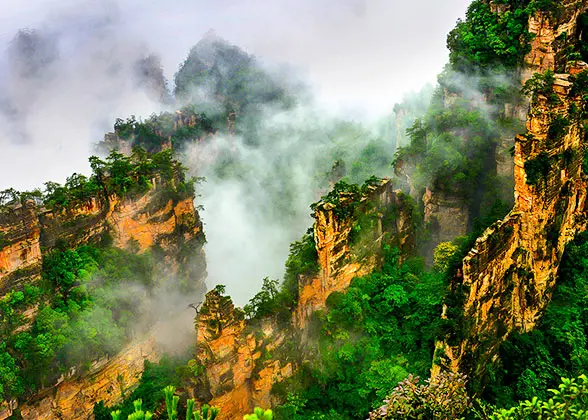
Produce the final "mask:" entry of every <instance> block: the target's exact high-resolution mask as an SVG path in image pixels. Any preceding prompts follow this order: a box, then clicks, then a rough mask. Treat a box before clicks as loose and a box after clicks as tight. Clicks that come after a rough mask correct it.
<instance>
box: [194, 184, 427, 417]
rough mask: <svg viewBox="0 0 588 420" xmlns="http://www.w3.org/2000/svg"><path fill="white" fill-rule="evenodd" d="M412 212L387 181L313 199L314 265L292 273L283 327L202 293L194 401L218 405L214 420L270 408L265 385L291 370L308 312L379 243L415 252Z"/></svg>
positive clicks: (374, 256)
mask: <svg viewBox="0 0 588 420" xmlns="http://www.w3.org/2000/svg"><path fill="white" fill-rule="evenodd" d="M342 209H345V211H342ZM413 211H414V208H413V203H412V199H411V198H410V197H409V196H407V195H405V194H404V193H402V192H401V191H399V190H395V189H394V188H393V185H392V183H391V182H390V180H383V181H381V182H377V183H375V184H372V185H371V186H369V187H367V188H366V189H365V190H364V191H363V192H362V193H361V194H359V195H356V194H352V193H345V192H343V193H341V195H340V196H339V198H338V202H337V203H333V202H328V201H321V202H319V203H317V205H316V207H315V210H314V218H315V224H314V238H315V243H316V250H317V255H318V263H319V266H320V270H319V273H318V274H317V275H316V276H308V277H304V276H302V277H301V278H299V284H298V287H299V298H298V302H297V304H296V307H295V308H294V310H293V313H292V323H291V324H290V325H288V322H287V321H284V320H281V322H279V321H278V320H277V319H276V317H274V316H270V317H267V318H263V319H261V320H256V319H254V320H246V319H245V317H244V313H243V312H242V311H241V310H240V309H238V308H237V309H236V308H234V306H233V303H232V301H231V299H230V298H229V297H227V296H223V295H222V291H223V290H222V289H218V288H217V289H215V290H212V291H211V292H209V293H208V294H207V295H206V301H205V302H204V304H203V306H202V310H201V311H200V313H199V316H198V318H197V330H198V341H197V352H196V357H195V362H196V363H197V364H198V366H199V369H200V370H201V372H202V373H201V374H200V375H199V376H197V378H196V379H195V381H194V384H193V387H192V388H193V389H192V392H193V394H194V395H195V396H196V397H197V399H198V400H199V401H200V402H202V403H210V404H212V405H216V406H218V407H221V408H222V410H221V417H220V418H221V419H236V418H241V417H242V416H243V415H244V414H246V413H247V412H251V411H252V410H253V408H254V407H255V406H261V407H272V406H274V405H275V403H276V401H275V400H274V398H273V397H272V394H271V390H272V387H273V386H274V385H275V384H276V383H279V382H281V381H283V380H284V379H285V378H288V377H290V376H292V375H293V374H294V373H295V371H296V369H297V366H298V363H299V361H300V359H301V357H302V355H303V354H304V353H305V350H304V342H305V339H306V333H307V330H308V328H307V327H308V324H309V322H310V316H311V315H312V313H314V312H315V311H317V310H319V309H322V308H325V306H326V301H327V298H328V296H329V295H330V294H331V293H333V292H336V291H339V292H343V291H345V290H346V289H347V287H348V286H349V284H350V282H351V280H352V279H353V278H354V277H357V276H362V275H365V274H368V273H370V272H371V271H373V270H374V269H375V268H376V267H377V266H378V265H379V264H380V262H381V261H380V254H381V252H380V251H381V247H382V245H383V244H390V245H393V246H396V247H398V248H399V249H400V250H401V254H402V255H404V256H406V255H411V254H412V253H413V252H414V251H415V247H416V244H415V232H414V221H413ZM358 227H361V229H360V230H359V231H358Z"/></svg>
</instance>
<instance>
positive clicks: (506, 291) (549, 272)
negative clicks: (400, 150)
mask: <svg viewBox="0 0 588 420" xmlns="http://www.w3.org/2000/svg"><path fill="white" fill-rule="evenodd" d="M587 9H588V2H586V1H584V2H564V4H563V5H562V8H561V9H560V10H559V13H558V15H557V16H558V17H557V18H556V17H555V15H553V14H549V13H547V12H538V13H536V14H535V15H533V16H531V17H530V19H529V30H530V32H531V33H533V34H535V35H536V36H535V39H534V41H533V42H532V43H531V47H532V49H531V51H530V52H529V53H528V55H527V56H526V66H527V67H526V68H527V70H528V71H527V72H526V73H525V75H526V76H525V77H526V78H529V77H530V75H531V73H532V72H534V71H536V72H540V73H539V74H538V75H536V76H534V77H533V79H531V80H530V82H528V84H527V85H526V86H527V89H528V90H529V91H530V93H531V105H530V111H529V114H528V118H527V132H526V134H524V135H520V136H517V138H516V140H515V149H514V163H515V168H514V174H515V205H514V208H513V210H512V211H511V212H510V213H509V214H508V216H507V217H506V218H504V219H503V220H502V221H500V222H498V223H496V224H495V225H494V226H492V227H491V228H489V229H488V230H487V231H486V232H485V233H484V235H483V236H482V237H481V238H479V239H478V240H477V241H476V245H475V246H474V248H473V249H472V250H471V251H470V253H469V254H468V256H467V257H466V258H465V259H464V261H463V268H462V269H461V270H459V271H458V274H457V275H456V276H455V277H454V279H453V281H452V284H451V290H452V293H453V295H454V299H453V300H452V301H450V302H448V303H447V306H446V308H445V310H444V316H445V317H446V318H447V319H448V320H450V321H451V322H452V323H453V325H454V331H453V332H452V333H449V334H448V335H446V336H445V338H444V340H443V341H441V342H439V343H438V345H437V352H436V354H437V356H438V357H439V359H440V360H441V362H440V363H439V364H438V365H436V366H435V367H434V369H433V374H436V373H438V372H439V371H440V369H441V368H449V369H451V370H453V371H461V372H463V373H467V374H468V375H469V376H470V378H472V379H473V381H474V382H475V388H476V389H477V390H479V386H480V381H483V378H484V373H485V371H486V368H487V366H488V364H489V363H492V362H493V361H494V360H495V358H496V355H497V351H498V348H499V347H500V344H501V343H502V342H503V341H504V340H505V339H506V338H507V337H508V336H509V334H510V333H512V332H513V331H529V330H531V329H533V328H534V326H535V325H536V323H537V321H538V319H539V318H540V316H541V314H542V312H543V310H544V309H545V307H546V305H547V304H548V302H549V301H550V297H551V294H552V291H553V287H554V285H555V281H556V274H557V271H558V267H559V263H560V261H561V257H562V255H563V251H564V248H565V245H566V244H567V243H568V242H569V241H570V240H572V239H573V238H574V236H575V235H576V234H577V233H579V232H582V231H583V230H584V229H586V206H585V202H586V175H585V173H584V169H585V168H583V159H584V155H585V145H584V143H585V139H586V137H585V136H586V133H585V125H584V124H585V119H586V117H587V114H586V103H585V95H586V75H587V74H588V71H587V70H588V66H587V65H586V64H585V63H583V62H581V61H574V62H571V61H570V62H567V58H566V57H565V55H562V54H560V53H561V51H562V49H564V47H566V45H574V44H576V45H577V44H578V43H581V41H580V40H578V39H577V38H574V36H573V35H571V34H576V33H577V31H576V24H577V22H578V16H579V15H580V14H581V13H584V12H585V11H586V10H587ZM564 33H567V34H568V37H567V41H566V43H563V44H562V39H565V35H564V36H562V34H564ZM554 70H555V71H557V72H558V73H556V74H555V75H553V73H551V74H550V73H548V72H547V73H546V71H551V72H553V71H554ZM564 70H565V72H564Z"/></svg>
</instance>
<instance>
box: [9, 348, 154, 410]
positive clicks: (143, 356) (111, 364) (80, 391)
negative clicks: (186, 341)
mask: <svg viewBox="0 0 588 420" xmlns="http://www.w3.org/2000/svg"><path fill="white" fill-rule="evenodd" d="M161 354H162V353H161V349H160V348H159V346H158V345H157V343H156V341H155V339H154V338H152V337H149V338H147V339H144V340H140V341H136V342H133V343H131V344H129V345H128V346H127V347H125V348H124V349H123V350H122V351H120V352H119V353H118V354H116V355H115V356H113V357H111V358H104V359H101V360H97V361H95V362H94V363H93V364H92V366H91V367H90V369H89V371H88V372H86V373H85V374H83V375H81V376H79V375H76V374H75V369H74V370H73V371H72V373H71V374H70V375H67V376H64V377H62V379H61V380H60V382H59V383H58V384H57V385H55V386H54V387H52V388H50V389H47V390H45V391H43V392H41V393H39V394H37V395H35V396H34V398H32V399H31V400H32V401H33V402H32V403H27V404H24V405H22V406H20V407H19V409H20V413H21V415H22V416H23V418H24V419H35V420H54V419H72V420H74V419H78V420H85V419H88V418H91V417H92V412H93V409H94V404H96V403H97V402H100V401H104V402H105V403H106V404H114V403H117V402H120V401H122V400H123V399H124V397H125V395H126V394H127V393H128V392H129V390H130V389H132V388H133V386H134V385H135V384H137V383H138V382H139V380H140V379H141V374H142V373H143V364H144V361H145V360H149V361H150V362H155V361H158V360H159V359H160V357H161ZM0 418H3V417H2V416H1V415H0Z"/></svg>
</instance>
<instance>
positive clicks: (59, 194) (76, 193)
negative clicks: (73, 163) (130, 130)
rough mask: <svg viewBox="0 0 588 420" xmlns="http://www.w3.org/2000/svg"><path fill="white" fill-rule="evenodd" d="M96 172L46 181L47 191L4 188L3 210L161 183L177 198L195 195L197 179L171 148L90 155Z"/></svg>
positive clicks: (55, 205)
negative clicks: (188, 173)
mask: <svg viewBox="0 0 588 420" xmlns="http://www.w3.org/2000/svg"><path fill="white" fill-rule="evenodd" d="M89 160H90V166H91V168H92V174H91V175H90V176H89V177H86V176H85V175H82V174H73V175H71V176H70V177H68V178H67V181H66V182H65V185H60V184H58V183H56V182H46V183H45V190H44V191H43V192H42V191H40V190H34V191H25V192H18V191H15V190H13V189H8V190H5V191H0V210H1V209H2V208H3V207H5V206H7V205H12V204H16V203H24V202H25V201H26V200H29V199H34V200H36V201H37V202H39V203H40V204H42V205H43V206H45V207H46V208H48V209H55V210H63V209H71V208H73V207H76V206H78V205H81V204H84V203H87V202H88V201H90V200H92V199H96V200H104V201H106V200H108V198H109V197H110V196H118V197H121V198H125V197H126V198H132V197H136V196H139V195H142V194H145V193H146V192H147V191H149V190H150V189H152V188H153V187H154V185H153V182H154V181H155V182H157V183H161V184H162V185H163V186H164V187H165V188H164V189H165V190H167V191H168V192H169V193H170V194H175V195H176V197H177V198H185V197H190V196H193V195H194V183H195V182H196V181H197V179H196V178H192V179H186V176H185V168H184V167H183V166H182V165H181V163H180V162H179V161H177V160H176V159H174V158H173V156H172V153H171V151H170V150H164V151H161V152H157V153H154V154H149V153H147V152H146V151H145V150H144V149H142V148H141V147H135V148H134V149H133V152H132V154H131V155H130V156H126V155H124V154H122V153H120V152H118V151H116V150H113V151H111V152H110V154H109V155H108V156H107V157H106V159H104V160H103V159H100V158H98V157H97V156H92V157H90V159H89Z"/></svg>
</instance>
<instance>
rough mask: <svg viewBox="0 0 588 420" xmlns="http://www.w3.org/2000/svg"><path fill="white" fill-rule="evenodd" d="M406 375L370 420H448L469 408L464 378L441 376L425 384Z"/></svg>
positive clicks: (453, 374) (442, 373) (459, 376)
mask: <svg viewBox="0 0 588 420" xmlns="http://www.w3.org/2000/svg"><path fill="white" fill-rule="evenodd" d="M419 382H420V378H419V377H413V376H412V375H409V376H408V378H406V379H405V380H403V381H402V382H400V383H399V384H398V386H397V387H396V388H394V390H393V391H392V393H391V394H390V396H389V397H388V398H387V399H386V400H384V403H385V404H384V405H383V406H381V407H380V408H378V409H376V410H374V411H372V412H371V413H370V417H369V418H370V420H376V419H390V420H391V419H395V420H401V419H406V420H413V419H414V420H418V419H422V420H451V419H457V418H461V417H462V416H463V415H464V414H465V413H466V412H468V411H469V409H470V408H471V402H470V398H469V397H468V394H467V391H466V382H467V380H466V377H465V375H461V374H455V373H448V372H441V373H439V374H438V375H436V376H434V377H433V378H432V379H427V380H426V381H425V383H424V384H419Z"/></svg>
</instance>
